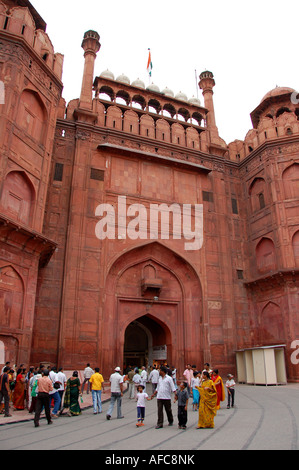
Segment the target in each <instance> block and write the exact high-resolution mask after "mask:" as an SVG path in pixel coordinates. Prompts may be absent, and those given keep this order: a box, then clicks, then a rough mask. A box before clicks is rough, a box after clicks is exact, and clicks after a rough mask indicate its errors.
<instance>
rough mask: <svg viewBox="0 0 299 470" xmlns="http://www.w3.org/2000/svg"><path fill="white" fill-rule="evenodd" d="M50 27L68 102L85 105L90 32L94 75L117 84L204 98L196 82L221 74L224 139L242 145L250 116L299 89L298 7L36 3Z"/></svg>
mask: <svg viewBox="0 0 299 470" xmlns="http://www.w3.org/2000/svg"><path fill="white" fill-rule="evenodd" d="M31 3H32V5H33V6H34V7H35V8H36V10H37V11H38V12H39V14H40V15H41V16H42V17H43V19H44V20H45V22H46V23H47V33H48V35H49V37H50V39H51V41H52V43H53V46H54V49H55V52H60V53H62V54H64V56H65V59H64V72H63V83H64V91H63V96H64V98H65V99H66V100H67V101H69V100H71V99H73V98H78V97H79V95H80V90H81V81H82V73H83V63H84V59H83V50H82V49H81V43H82V39H83V35H84V32H85V31H87V30H89V29H93V30H95V31H97V32H98V33H99V35H100V37H101V39H100V42H101V50H100V52H99V53H98V56H97V60H96V65H95V75H100V73H101V72H102V71H104V70H106V69H109V70H110V71H111V72H113V74H114V75H115V78H117V76H118V75H121V74H122V73H124V74H125V75H127V76H128V77H129V79H130V80H131V82H132V81H134V80H135V79H136V78H140V79H142V80H143V81H144V82H145V84H146V85H148V83H149V79H148V75H147V71H146V65H147V58H148V48H150V49H151V53H152V62H153V75H152V81H153V82H154V83H155V84H156V85H158V87H159V88H160V90H161V91H162V89H163V88H165V87H166V86H167V87H168V88H170V89H172V90H173V92H174V94H176V93H178V92H179V91H182V92H184V93H185V94H186V95H187V96H188V98H191V97H192V96H193V95H194V96H197V94H198V97H199V99H200V100H201V102H202V104H203V105H204V100H203V96H202V94H201V90H199V89H198V86H196V82H197V83H198V80H197V81H196V80H195V70H196V71H197V76H199V74H200V73H201V72H202V71H204V70H210V71H212V72H213V74H214V78H215V81H216V86H215V88H214V105H215V112H216V124H217V126H218V129H219V134H220V136H221V137H222V138H223V139H224V140H225V141H226V143H229V142H231V141H233V140H235V139H241V140H243V139H244V138H245V136H246V134H247V132H248V130H249V129H251V127H252V124H251V120H250V113H251V111H253V110H254V109H255V107H256V106H257V105H258V104H259V102H260V101H261V99H262V98H263V96H264V95H265V94H266V93H267V92H268V91H270V90H272V89H273V88H275V87H276V86H287V87H291V88H294V89H295V90H299V84H298V68H299V57H298V18H299V2H298V0H284V1H283V2H282V1H281V0H280V1H278V0H251V1H244V0H243V1H241V0H227V1H224V0H213V1H207V0H205V1H201V0H186V1H185V2H182V1H178V0H152V1H151V2H145V1H142V0H139V1H137V0H132V1H130V0H128V1H126V2H125V1H123V0H109V1H107V0H106V1H103V0H85V1H83V2H82V0H51V2H49V1H46V0H31Z"/></svg>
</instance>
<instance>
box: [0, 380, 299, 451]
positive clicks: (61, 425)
mask: <svg viewBox="0 0 299 470" xmlns="http://www.w3.org/2000/svg"><path fill="white" fill-rule="evenodd" d="M148 392H150V386H149V385H148ZM298 397H299V384H288V385H286V386H278V387H277V386H272V387H263V386H250V385H237V387H236V406H235V408H233V409H229V410H228V409H226V403H223V404H222V408H221V409H220V410H219V411H218V414H217V417H216V419H215V428H214V429H201V430H196V429H195V427H196V424H197V413H196V412H194V411H192V403H191V402H190V403H189V407H188V428H187V430H186V431H182V430H179V429H178V427H177V419H176V413H177V405H176V404H173V412H174V416H175V421H174V425H173V426H172V427H169V426H167V422H166V423H164V428H163V429H155V425H156V419H157V404H156V400H155V399H154V400H152V401H149V402H147V407H146V419H145V426H144V427H143V428H137V427H136V402H135V401H134V400H129V398H128V396H127V394H125V395H124V398H123V414H124V419H121V420H117V419H116V408H115V409H114V412H113V416H112V419H111V420H110V421H107V420H106V411H107V409H108V405H109V402H108V401H106V402H105V403H104V405H103V413H102V414H99V415H94V414H93V409H92V408H87V409H84V410H83V412H82V415H81V416H79V417H77V418H74V417H73V418H70V417H67V416H62V417H60V418H59V419H56V420H55V421H54V423H53V424H52V425H51V426H48V425H47V422H46V420H45V419H42V420H41V423H40V427H39V428H38V429H36V428H34V425H33V421H32V419H31V420H29V421H24V422H15V423H11V424H6V425H3V426H0V449H1V450H102V451H130V450H135V451H137V450H148V451H152V452H156V451H168V450H175V451H177V452H179V451H181V452H184V451H189V453H190V451H191V453H193V452H195V451H197V450H296V449H297V450H298V449H299V436H298V427H299V404H298V403H299V402H298ZM3 420H4V418H3V417H1V418H0V424H3V422H4V421H3ZM115 455H116V456H117V455H118V454H117V452H115ZM119 455H122V453H121V452H120V453H119ZM132 455H137V454H132Z"/></svg>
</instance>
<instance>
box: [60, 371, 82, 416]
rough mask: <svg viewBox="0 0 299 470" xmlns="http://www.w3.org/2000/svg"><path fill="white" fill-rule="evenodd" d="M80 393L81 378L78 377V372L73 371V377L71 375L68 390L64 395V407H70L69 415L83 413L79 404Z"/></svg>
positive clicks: (67, 384)
mask: <svg viewBox="0 0 299 470" xmlns="http://www.w3.org/2000/svg"><path fill="white" fill-rule="evenodd" d="M79 395H81V393H80V380H79V378H78V372H77V371H75V372H73V375H72V377H70V378H69V379H68V381H67V383H66V390H65V395H64V403H63V407H64V408H69V411H68V415H69V416H78V415H80V414H81V408H80V405H79Z"/></svg>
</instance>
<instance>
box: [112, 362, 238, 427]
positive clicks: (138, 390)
mask: <svg viewBox="0 0 299 470" xmlns="http://www.w3.org/2000/svg"><path fill="white" fill-rule="evenodd" d="M125 381H127V382H128V395H129V399H136V401H137V423H136V426H137V427H140V426H143V425H144V419H145V407H146V400H152V399H153V398H154V397H157V410H158V420H157V425H156V429H160V428H162V427H163V421H164V414H163V413H164V410H165V412H166V416H167V419H168V426H172V425H173V422H174V418H173V413H172V406H171V400H172V395H173V394H174V401H175V402H178V427H179V429H186V427H187V419H188V415H187V413H188V403H189V399H190V397H191V398H193V403H192V404H193V410H194V411H198V425H197V429H201V428H213V427H214V418H215V416H216V414H217V411H218V410H219V409H220V406H221V402H223V401H224V400H225V396H226V393H225V388H226V390H227V397H228V403H227V408H230V407H231V406H232V407H234V394H235V388H234V387H235V381H234V378H233V376H232V375H231V374H229V375H228V376H227V381H226V384H225V386H224V383H223V380H222V378H221V377H220V375H219V373H218V369H213V370H212V369H210V365H209V364H208V363H206V364H205V365H204V369H203V370H202V371H201V372H199V371H197V370H196V366H195V365H193V366H192V365H191V364H187V366H186V369H185V371H184V373H183V380H181V381H180V384H179V386H178V384H177V380H176V369H175V368H174V367H172V368H170V367H169V366H168V365H162V366H161V367H156V366H152V367H151V368H150V372H149V374H148V373H147V371H146V368H145V367H144V366H143V367H141V369H139V368H137V367H131V366H129V367H128V369H127V371H126V373H125V375H122V374H121V370H120V368H119V367H117V368H116V369H115V371H114V373H113V374H112V375H111V376H110V383H111V402H110V407H109V409H108V411H107V414H106V418H107V419H108V420H110V419H111V414H112V411H113V408H114V405H115V403H117V418H118V419H121V418H123V415H122V409H121V404H122V396H123V383H124V382H125ZM147 382H151V383H152V393H151V395H149V394H148V393H147V391H146V383H147Z"/></svg>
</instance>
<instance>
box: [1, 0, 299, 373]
mask: <svg viewBox="0 0 299 470" xmlns="http://www.w3.org/2000/svg"><path fill="white" fill-rule="evenodd" d="M82 48H83V51H84V70H83V79H82V88H81V92H80V97H79V98H78V99H74V100H72V101H70V102H69V103H66V102H65V100H64V99H63V98H62V89H63V84H62V68H63V56H62V55H61V54H57V53H55V52H54V49H53V45H52V43H51V40H50V38H49V37H48V35H47V33H46V24H45V22H44V21H43V19H42V18H41V17H40V15H39V14H38V13H37V12H36V10H35V9H34V8H33V7H32V5H31V4H30V2H29V1H27V0H22V1H21V0H19V1H16V0H15V1H13V0H2V1H0V81H1V83H3V84H4V91H5V99H4V100H3V104H0V315H1V331H0V363H5V362H6V361H11V362H12V363H17V364H20V363H24V364H27V365H28V366H29V365H31V364H38V363H39V362H43V363H49V364H55V365H57V366H63V367H64V369H84V367H85V366H86V363H87V362H89V363H91V364H92V365H93V366H94V367H96V366H98V367H100V369H101V371H102V372H103V374H104V376H106V377H107V376H109V374H110V372H111V370H113V369H114V367H115V366H123V365H125V364H126V365H128V364H133V365H139V366H141V365H151V364H153V363H155V362H157V363H159V362H161V361H163V362H164V361H165V362H167V363H168V364H170V365H174V366H175V367H176V368H177V369H178V371H179V374H181V373H182V372H183V370H184V368H185V365H186V364H187V363H190V364H196V365H197V367H199V368H201V367H202V366H203V364H204V362H209V363H210V364H211V365H212V366H213V367H217V368H218V369H219V371H221V373H222V374H225V373H228V372H232V373H236V351H239V350H242V349H244V350H246V349H249V348H257V347H266V346H273V345H282V347H283V349H284V357H285V363H286V371H287V378H288V380H289V381H299V369H298V365H297V364H296V361H294V360H292V357H294V347H295V346H294V345H296V344H297V343H296V341H297V340H298V343H299V315H298V311H299V290H298V279H299V276H298V274H299V209H298V203H299V104H298V103H297V101H298V100H296V99H294V97H296V96H297V95H296V92H295V90H293V89H291V88H282V87H277V88H275V89H274V90H272V91H270V92H269V93H267V94H266V95H265V96H264V98H263V99H262V100H261V101H260V103H259V104H258V106H257V107H256V108H255V109H254V110H253V111H252V113H251V120H252V129H251V130H249V132H248V133H247V135H246V137H245V139H244V141H241V140H235V141H234V142H231V143H230V144H226V143H225V142H224V140H223V139H222V138H221V137H219V133H218V128H217V125H216V119H215V112H214V106H213V89H214V86H215V81H214V77H213V74H212V73H211V72H209V71H204V72H203V73H201V74H200V76H199V85H198V86H199V88H200V90H201V92H202V100H203V104H201V102H200V101H199V100H198V99H196V98H194V97H193V98H191V99H188V98H187V97H186V96H185V95H184V94H183V93H179V94H177V95H174V93H173V92H172V91H171V90H169V89H168V88H166V89H164V90H160V89H159V88H158V87H157V86H156V85H154V84H151V85H149V86H147V87H146V86H145V85H144V83H143V82H142V81H141V80H139V79H137V80H135V81H133V82H131V81H130V80H129V79H128V77H126V76H124V75H121V76H119V77H116V78H115V77H114V75H113V74H112V73H111V72H110V71H108V70H106V71H105V72H103V73H102V74H101V75H100V76H98V77H95V76H94V70H95V61H96V59H97V55H99V56H100V52H99V51H100V37H99V35H98V33H97V32H95V31H87V32H86V33H85V34H84V37H83V42H82ZM120 202H121V204H124V206H123V207H122V209H124V211H125V215H126V218H125V221H123V220H122V221H121V219H120V217H119V212H120V206H119V204H120ZM185 205H190V206H191V215H192V217H191V220H192V223H193V225H194V223H195V214H194V211H193V212H192V209H193V208H195V207H197V206H199V205H202V207H203V224H202V227H203V242H202V245H201V246H200V248H199V249H193V250H192V249H186V242H187V241H188V242H189V243H191V241H190V240H186V238H184V237H183V236H181V237H179V236H178V232H179V230H178V229H179V228H181V227H175V224H174V223H173V221H174V218H175V217H174V214H173V213H172V212H171V210H169V212H167V211H168V209H171V208H173V207H176V208H179V209H182V210H183V207H184V206H185ZM153 206H154V207H159V209H161V213H164V215H166V216H169V221H168V222H169V223H168V225H167V228H169V237H167V236H165V233H164V229H165V227H164V229H163V228H162V225H161V224H160V225H159V226H158V228H157V231H156V232H155V233H151V232H150V227H149V219H150V209H151V208H152V207H153ZM99 208H109V210H110V211H113V212H114V215H115V218H114V221H115V226H114V235H115V236H114V237H112V236H111V237H108V235H107V233H106V236H102V237H99V236H97V227H99V221H101V220H102V221H103V219H101V217H100V215H99ZM137 214H139V216H140V217H139V219H138V220H139V224H137V222H136V216H137ZM141 214H142V217H143V219H142V222H143V227H145V228H144V231H143V232H142V233H141V231H140V226H141V225H142V224H141ZM101 215H103V213H101ZM122 222H124V224H123V223H122ZM130 222H131V223H135V234H136V236H135V237H134V236H131V237H129V236H127V232H126V227H128V224H129V223H130ZM126 224H127V225H126ZM112 228H113V227H112ZM106 229H107V227H106ZM107 230H108V229H107ZM138 230H139V232H138ZM112 233H113V232H112ZM133 233H134V231H133ZM137 235H139V236H137Z"/></svg>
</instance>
